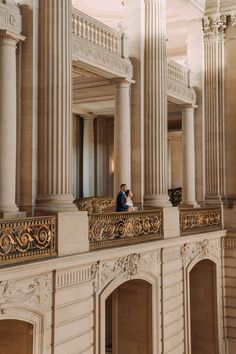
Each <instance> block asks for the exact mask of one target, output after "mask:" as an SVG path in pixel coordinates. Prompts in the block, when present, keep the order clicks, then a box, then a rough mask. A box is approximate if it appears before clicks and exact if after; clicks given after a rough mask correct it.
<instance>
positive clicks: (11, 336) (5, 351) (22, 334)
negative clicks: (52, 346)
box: [0, 320, 33, 354]
mask: <svg viewBox="0 0 236 354" xmlns="http://www.w3.org/2000/svg"><path fill="white" fill-rule="evenodd" d="M0 338H1V339H0V353H1V354H33V325H32V324H30V323H28V322H25V321H19V320H0Z"/></svg>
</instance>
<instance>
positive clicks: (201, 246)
mask: <svg viewBox="0 0 236 354" xmlns="http://www.w3.org/2000/svg"><path fill="white" fill-rule="evenodd" d="M180 254H181V257H182V260H183V265H184V266H186V265H188V264H189V263H190V262H191V261H192V260H193V259H194V258H196V257H198V258H199V259H203V258H208V257H210V255H212V256H214V257H217V258H218V259H219V260H220V259H221V240H220V239H216V240H206V239H205V240H203V241H200V242H196V243H192V244H185V245H183V246H182V247H181V249H180Z"/></svg>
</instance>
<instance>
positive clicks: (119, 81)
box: [110, 77, 135, 86]
mask: <svg viewBox="0 0 236 354" xmlns="http://www.w3.org/2000/svg"><path fill="white" fill-rule="evenodd" d="M110 82H111V83H112V84H116V85H124V86H130V85H131V84H135V80H132V79H130V78H128V77H118V78H114V79H111V80H110Z"/></svg>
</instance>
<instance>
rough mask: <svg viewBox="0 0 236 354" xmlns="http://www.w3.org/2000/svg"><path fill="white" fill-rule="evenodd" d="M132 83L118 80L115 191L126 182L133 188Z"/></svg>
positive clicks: (115, 126)
mask: <svg viewBox="0 0 236 354" xmlns="http://www.w3.org/2000/svg"><path fill="white" fill-rule="evenodd" d="M130 84H131V81H129V80H126V79H120V80H117V81H116V87H117V88H116V105H115V120H114V165H115V169H114V193H115V195H116V194H117V192H118V191H119V190H120V185H121V184H122V183H126V184H127V186H128V188H131V151H130V150H131V132H130Z"/></svg>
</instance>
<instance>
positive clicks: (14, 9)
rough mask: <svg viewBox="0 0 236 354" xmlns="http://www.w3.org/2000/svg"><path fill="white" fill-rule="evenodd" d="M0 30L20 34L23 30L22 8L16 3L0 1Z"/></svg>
mask: <svg viewBox="0 0 236 354" xmlns="http://www.w3.org/2000/svg"><path fill="white" fill-rule="evenodd" d="M0 30H6V31H8V32H10V33H12V34H13V33H14V34H20V33H21V30H22V23H21V14H20V7H19V6H17V5H16V4H15V3H14V2H9V1H2V0H1V1H0Z"/></svg>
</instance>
